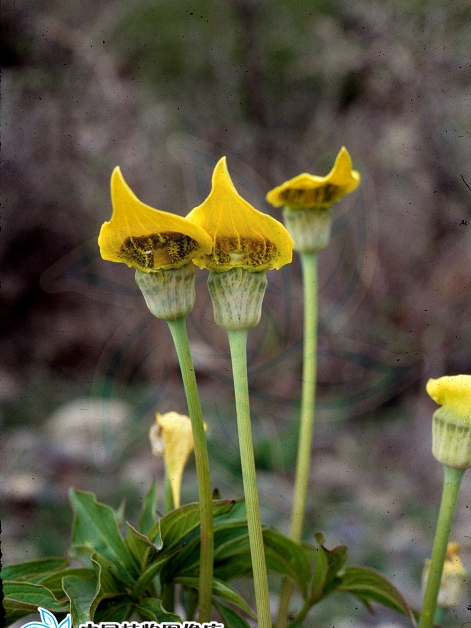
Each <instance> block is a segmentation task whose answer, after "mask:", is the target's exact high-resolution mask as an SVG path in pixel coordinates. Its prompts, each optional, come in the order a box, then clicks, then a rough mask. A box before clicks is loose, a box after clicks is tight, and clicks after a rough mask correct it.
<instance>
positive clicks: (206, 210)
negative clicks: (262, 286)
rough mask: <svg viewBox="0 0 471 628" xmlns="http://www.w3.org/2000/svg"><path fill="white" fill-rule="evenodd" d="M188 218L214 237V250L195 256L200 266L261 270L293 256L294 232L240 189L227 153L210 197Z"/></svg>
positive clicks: (250, 270)
mask: <svg viewBox="0 0 471 628" xmlns="http://www.w3.org/2000/svg"><path fill="white" fill-rule="evenodd" d="M187 219H188V220H190V221H191V222H192V223H194V224H195V225H198V226H199V227H201V228H202V229H204V230H205V231H206V232H207V233H209V235H210V236H211V238H212V243H213V250H212V252H211V253H210V254H208V252H202V253H203V254H199V255H198V256H197V257H195V259H194V260H193V261H194V262H195V264H197V265H198V266H200V268H209V269H210V270H215V271H217V272H226V271H228V270H231V269H232V268H243V269H245V270H248V271H249V272H259V271H264V270H270V269H274V268H275V269H278V268H281V266H283V265H284V264H288V263H289V262H290V261H291V259H292V249H293V240H292V239H291V236H290V235H289V233H288V232H287V231H286V229H285V228H284V226H283V225H282V224H281V223H280V222H278V220H275V219H274V218H272V217H271V216H269V215H268V214H264V213H262V212H259V211H258V210H256V209H255V208H254V207H252V205H250V204H249V203H247V201H245V200H244V199H243V198H242V197H241V196H240V195H239V194H238V193H237V190H236V189H235V187H234V184H233V182H232V179H231V177H230V176H229V172H228V170H227V165H226V158H225V157H223V158H222V159H220V160H219V161H218V163H217V164H216V167H215V169H214V173H213V181H212V189H211V192H210V194H209V196H208V198H207V199H206V200H205V201H204V202H203V203H202V204H201V205H199V206H198V207H195V209H193V211H191V212H190V213H189V214H188V216H187Z"/></svg>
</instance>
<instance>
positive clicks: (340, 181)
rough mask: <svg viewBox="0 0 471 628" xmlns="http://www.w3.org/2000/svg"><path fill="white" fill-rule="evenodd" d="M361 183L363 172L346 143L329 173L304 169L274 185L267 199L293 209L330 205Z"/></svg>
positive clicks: (273, 203)
mask: <svg viewBox="0 0 471 628" xmlns="http://www.w3.org/2000/svg"><path fill="white" fill-rule="evenodd" d="M359 183H360V173H359V172H357V171H356V170H352V160H351V158H350V155H349V153H348V151H347V149H346V148H345V146H342V148H341V150H340V152H339V154H338V155H337V159H336V160H335V164H334V167H333V168H332V170H331V171H330V172H329V174H328V175H327V176H325V177H318V176H315V175H312V174H307V173H303V174H300V175H298V176H297V177H294V179H291V180H290V181H286V183H283V184H282V185H279V186H278V187H276V188H274V189H273V190H271V191H270V192H268V194H267V201H268V202H269V203H271V204H272V205H274V206H275V207H280V206H281V205H284V206H285V207H289V208H290V209H301V208H308V207H318V208H322V207H323V208H328V207H331V206H332V205H333V204H334V203H336V202H337V201H339V200H340V199H341V198H342V197H343V196H345V195H346V194H348V193H349V192H353V190H355V188H357V187H358V184H359Z"/></svg>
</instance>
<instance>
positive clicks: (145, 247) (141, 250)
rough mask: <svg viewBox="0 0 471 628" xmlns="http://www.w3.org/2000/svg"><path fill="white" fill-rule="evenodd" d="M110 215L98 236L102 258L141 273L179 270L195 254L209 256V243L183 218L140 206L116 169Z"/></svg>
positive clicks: (208, 238) (142, 204)
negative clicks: (206, 254) (132, 267)
mask: <svg viewBox="0 0 471 628" xmlns="http://www.w3.org/2000/svg"><path fill="white" fill-rule="evenodd" d="M111 200H112V204H113V214H112V216H111V220H110V221H109V222H105V223H104V224H103V225H102V227H101V231H100V235H99V237H98V244H99V246H100V253H101V256H102V257H103V259H106V260H109V261H111V262H123V263H124V264H127V265H128V266H134V268H137V269H138V270H141V271H143V272H147V273H149V272H152V271H156V270H160V269H163V270H167V269H170V268H180V267H181V266H183V265H185V264H187V263H188V262H190V261H191V260H192V259H193V258H194V257H195V256H196V255H201V253H210V252H211V247H212V240H211V238H210V237H209V236H208V234H207V233H205V231H204V230H203V229H201V228H200V227H198V226H197V225H195V224H193V223H191V222H189V221H188V220H186V218H183V217H182V216H177V215H175V214H170V213H168V212H163V211H160V210H158V209H153V208H152V207H150V206H149V205H145V204H144V203H141V201H140V200H139V199H138V198H137V197H136V195H135V194H134V193H133V192H132V190H131V189H130V188H129V186H128V185H127V183H126V182H125V180H124V178H123V175H122V174H121V170H120V169H119V168H118V167H116V168H115V169H114V171H113V174H112V175H111Z"/></svg>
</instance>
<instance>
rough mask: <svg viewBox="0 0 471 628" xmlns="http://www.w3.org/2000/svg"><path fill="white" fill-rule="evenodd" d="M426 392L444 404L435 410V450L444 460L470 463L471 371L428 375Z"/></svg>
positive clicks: (458, 465)
mask: <svg viewBox="0 0 471 628" xmlns="http://www.w3.org/2000/svg"><path fill="white" fill-rule="evenodd" d="M427 392H428V394H429V395H430V396H431V397H432V399H433V400H434V401H436V402H437V403H438V404H440V405H441V406H442V407H441V408H437V410H435V412H434V414H433V427H432V452H433V455H434V456H435V458H436V459H437V460H439V461H440V462H441V463H442V464H445V465H447V466H449V467H454V468H456V469H468V468H469V467H471V375H453V376H451V377H440V378H439V379H429V381H428V382H427Z"/></svg>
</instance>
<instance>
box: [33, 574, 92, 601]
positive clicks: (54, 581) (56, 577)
mask: <svg viewBox="0 0 471 628" xmlns="http://www.w3.org/2000/svg"><path fill="white" fill-rule="evenodd" d="M66 576H77V577H79V578H82V577H83V578H95V579H96V575H95V572H94V571H93V569H86V568H83V567H76V568H73V569H64V570H62V571H58V572H56V573H53V574H51V575H48V576H47V577H46V578H44V579H43V580H41V582H40V584H42V586H43V587H46V589H49V591H51V593H53V595H55V596H56V598H57V599H63V598H65V597H67V596H66V593H65V591H64V589H63V587H62V580H63V578H64V577H66Z"/></svg>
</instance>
